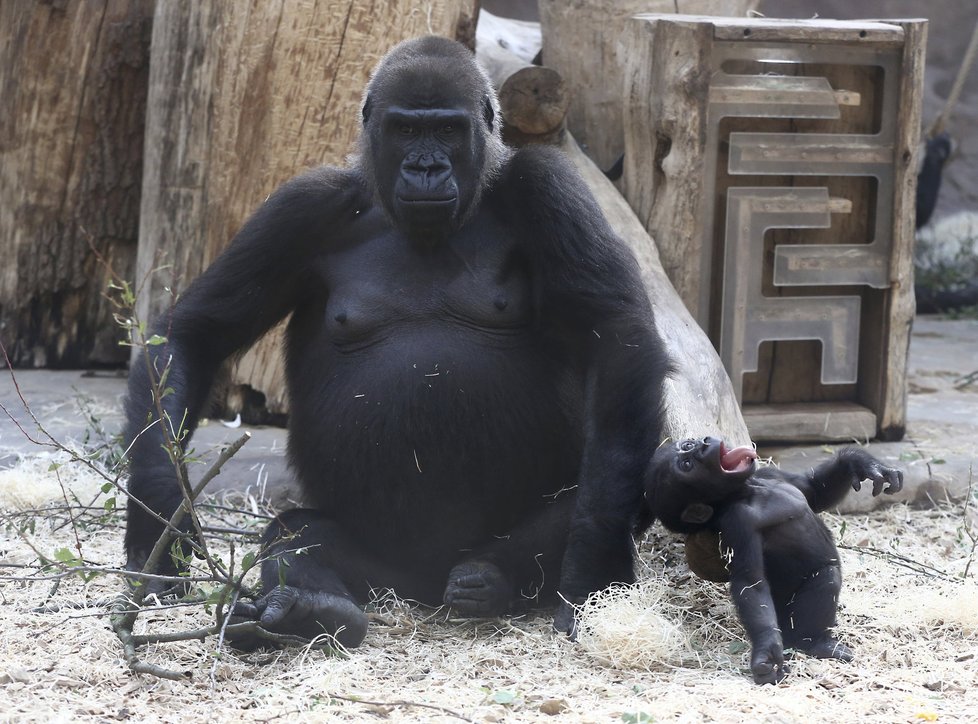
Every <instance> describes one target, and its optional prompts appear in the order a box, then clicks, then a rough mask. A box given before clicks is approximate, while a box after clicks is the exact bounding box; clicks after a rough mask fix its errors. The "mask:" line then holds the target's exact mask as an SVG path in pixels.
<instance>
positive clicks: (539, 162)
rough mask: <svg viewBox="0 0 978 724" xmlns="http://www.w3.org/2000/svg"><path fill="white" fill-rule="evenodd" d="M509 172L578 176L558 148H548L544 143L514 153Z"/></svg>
mask: <svg viewBox="0 0 978 724" xmlns="http://www.w3.org/2000/svg"><path fill="white" fill-rule="evenodd" d="M507 172H508V173H510V174H513V173H517V174H530V175H532V176H534V177H535V176H538V175H541V174H542V175H553V174H555V173H557V174H570V175H572V176H576V172H575V170H574V167H573V166H572V165H571V162H570V161H569V160H568V159H567V156H566V155H564V152H563V151H561V150H560V149H559V148H557V147H556V146H548V145H545V144H542V143H534V144H530V145H527V146H523V147H522V148H518V149H516V150H515V151H514V152H513V155H512V157H511V158H510V161H509V164H508V165H507Z"/></svg>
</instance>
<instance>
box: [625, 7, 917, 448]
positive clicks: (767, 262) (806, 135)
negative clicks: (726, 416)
mask: <svg viewBox="0 0 978 724" xmlns="http://www.w3.org/2000/svg"><path fill="white" fill-rule="evenodd" d="M925 39H926V21H923V20H896V21H879V22H871V21H857V22H840V21H831V20H811V21H797V20H790V21H788V20H771V19H765V18H712V17H699V16H683V15H642V16H638V17H636V18H635V19H633V20H632V21H631V23H630V25H629V27H628V32H627V33H626V35H625V37H624V39H623V43H624V44H625V49H626V51H627V52H625V53H624V54H623V57H626V58H628V67H627V69H626V78H627V81H626V87H625V177H624V180H623V192H624V193H625V196H626V198H628V200H629V203H631V205H632V207H633V208H634V209H635V210H636V212H637V213H638V215H639V217H640V218H641V219H642V220H643V222H644V223H645V225H646V228H648V230H649V232H650V233H651V235H652V236H653V238H654V239H655V240H656V243H657V245H658V247H659V251H660V254H661V257H662V262H663V266H664V267H665V269H666V272H667V273H668V274H669V276H670V278H671V279H672V281H673V283H674V284H675V286H676V289H677V290H678V292H679V294H680V296H681V297H682V298H683V301H684V302H685V303H686V305H687V306H688V308H689V309H690V311H691V312H692V314H693V316H694V318H696V320H697V321H698V322H699V324H700V325H701V326H702V327H703V329H704V330H706V332H707V333H708V334H709V335H710V338H711V339H712V340H713V342H714V344H715V345H716V347H717V349H718V351H719V352H720V356H721V359H722V360H723V362H724V365H725V366H726V368H727V371H728V372H729V374H730V376H731V380H732V381H733V383H734V388H735V390H736V391H737V393H738V397H739V399H740V401H741V403H742V406H743V409H744V416H745V419H746V420H747V424H748V427H749V428H750V431H751V435H752V437H753V438H754V439H756V440H799V441H800V440H845V439H866V438H869V437H874V436H876V437H879V438H882V439H887V440H894V439H899V438H901V437H902V436H903V432H904V428H905V424H906V364H907V345H908V343H909V338H910V326H911V324H912V321H913V312H914V299H913V256H912V250H913V238H914V236H913V231H914V230H913V216H914V214H913V211H914V191H915V184H916V176H915V170H916V163H917V158H916V157H917V153H918V140H919V136H920V97H921V86H922V80H923V53H924V45H925Z"/></svg>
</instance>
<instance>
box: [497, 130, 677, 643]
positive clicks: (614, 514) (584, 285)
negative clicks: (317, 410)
mask: <svg viewBox="0 0 978 724" xmlns="http://www.w3.org/2000/svg"><path fill="white" fill-rule="evenodd" d="M497 188H498V189H500V190H499V191H497V192H496V193H500V194H506V196H505V198H506V201H507V206H508V210H509V212H510V213H512V214H515V215H516V216H517V218H518V219H519V222H518V223H516V224H514V227H515V228H519V229H525V230H526V231H525V235H524V237H523V238H522V239H521V242H522V244H521V248H522V249H523V252H524V254H525V255H526V257H527V258H528V260H529V262H530V267H531V269H532V274H533V286H534V294H535V295H536V305H537V319H538V320H539V324H540V325H541V332H542V333H543V334H544V335H546V336H547V337H548V339H549V340H550V342H551V343H552V344H554V345H558V346H559V348H560V349H561V350H563V351H564V353H566V354H568V355H569V356H570V357H571V358H572V359H575V360H576V363H577V364H578V366H579V367H578V369H579V371H580V373H581V378H582V379H583V380H584V389H583V399H584V405H585V411H584V430H583V433H584V439H585V444H584V452H583V459H582V461H581V467H580V470H581V472H580V477H579V479H578V481H577V482H578V491H577V503H576V508H575V511H574V514H573V516H572V520H571V529H570V534H569V538H568V545H567V551H566V554H565V556H564V562H563V567H562V571H561V579H560V586H559V590H560V593H561V595H562V596H563V597H564V598H565V599H567V600H568V601H570V602H572V603H580V602H582V601H583V600H584V599H585V598H586V597H587V595H588V594H589V593H591V592H592V591H596V590H599V589H602V588H604V587H606V586H607V585H608V584H610V583H613V582H619V581H620V582H630V581H631V580H633V575H634V574H633V570H632V546H633V544H632V533H633V529H634V526H635V522H636V514H637V512H638V511H639V510H640V509H641V507H642V506H641V500H642V482H641V481H642V471H643V469H644V467H645V465H646V463H647V461H648V459H649V457H650V455H651V453H652V451H653V450H654V449H655V446H656V445H657V444H658V442H659V438H660V435H661V428H662V419H661V418H662V412H661V409H660V399H661V395H662V382H663V378H664V376H665V375H666V374H667V372H668V369H669V362H668V360H667V358H666V355H665V352H664V350H663V345H662V342H661V340H660V339H659V337H658V334H657V333H656V331H655V327H654V325H653V321H652V309H651V305H650V304H649V301H648V297H647V296H646V293H645V290H644V287H643V285H642V281H641V278H640V276H639V272H638V266H637V264H636V262H635V260H634V258H633V257H632V255H631V253H630V252H629V251H628V250H627V248H626V247H625V245H624V244H623V243H622V241H621V240H620V239H619V238H618V237H617V236H616V235H615V234H614V232H613V231H612V230H611V228H610V226H609V225H608V223H607V221H606V220H605V219H604V216H603V215H602V213H601V210H600V209H599V208H598V206H597V203H596V202H595V201H594V198H593V197H592V195H591V193H590V191H589V190H588V189H587V187H586V186H585V184H584V183H583V181H582V180H581V179H580V177H579V176H578V175H577V173H576V171H574V169H573V168H572V167H571V166H570V164H569V163H568V162H567V161H566V159H564V157H563V155H562V154H561V153H560V152H559V151H557V150H555V149H551V148H547V147H543V146H536V147H529V148H525V149H522V150H521V151H519V152H518V153H517V154H516V156H515V157H514V159H513V162H512V165H511V167H510V172H509V174H507V177H506V178H504V179H502V180H501V182H500V183H499V184H498V187H497ZM564 618H565V619H566V618H567V616H566V611H565V612H564ZM571 624H572V622H570V621H567V620H564V621H558V627H560V628H565V629H566V628H567V627H569V626H570V625H571Z"/></svg>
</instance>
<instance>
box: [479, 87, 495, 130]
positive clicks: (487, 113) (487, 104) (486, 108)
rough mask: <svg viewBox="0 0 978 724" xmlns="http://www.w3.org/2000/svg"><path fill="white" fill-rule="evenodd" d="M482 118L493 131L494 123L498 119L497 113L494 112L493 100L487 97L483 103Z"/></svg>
mask: <svg viewBox="0 0 978 724" xmlns="http://www.w3.org/2000/svg"><path fill="white" fill-rule="evenodd" d="M482 117H483V118H485V120H486V126H487V127H488V128H489V130H490V131H491V130H492V123H493V121H494V120H495V118H496V112H495V111H494V110H492V99H491V98H490V97H489V96H488V95H487V96H486V97H485V98H484V99H483V101H482Z"/></svg>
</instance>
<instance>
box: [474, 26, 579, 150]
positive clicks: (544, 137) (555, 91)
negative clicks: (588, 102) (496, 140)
mask: <svg viewBox="0 0 978 724" xmlns="http://www.w3.org/2000/svg"><path fill="white" fill-rule="evenodd" d="M505 22H506V21H505V20H504V19H497V21H496V22H495V24H493V26H492V27H493V29H494V30H496V33H494V34H487V33H484V32H483V31H482V22H481V20H480V22H479V30H478V32H477V33H476V57H477V58H478V60H479V63H480V64H481V65H482V67H483V68H485V70H486V72H487V73H488V74H489V77H490V78H491V79H492V82H493V85H495V87H496V89H497V93H498V95H499V105H500V109H501V110H502V113H503V138H504V140H505V141H506V143H508V144H510V145H513V146H522V145H524V144H526V143H551V144H552V143H558V142H559V141H560V138H561V134H562V133H563V130H564V117H565V116H566V115H567V107H568V106H569V105H570V94H569V93H568V91H567V84H566V83H564V79H563V78H561V77H560V73H558V72H557V71H555V70H553V69H552V68H546V67H543V66H539V65H532V64H530V63H529V62H528V61H526V60H524V59H523V58H520V57H518V56H516V55H515V54H513V53H511V52H510V51H509V50H507V49H506V47H505V46H506V45H507V43H505V42H501V41H500V39H499V37H498V35H499V31H501V30H503V29H505ZM511 22H513V23H516V22H518V21H511Z"/></svg>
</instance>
